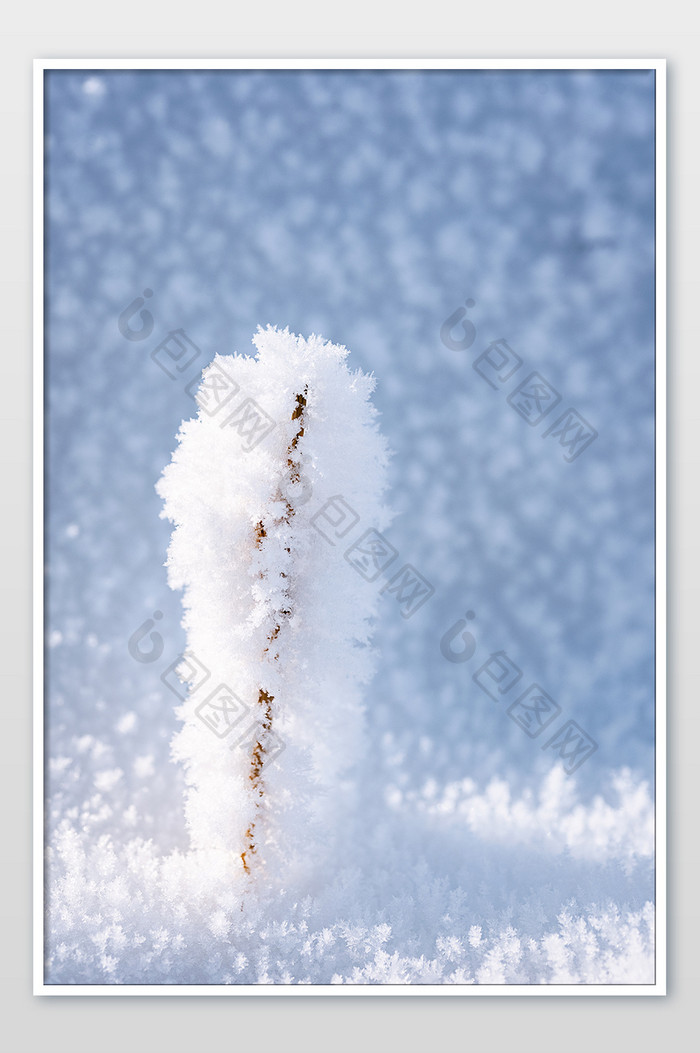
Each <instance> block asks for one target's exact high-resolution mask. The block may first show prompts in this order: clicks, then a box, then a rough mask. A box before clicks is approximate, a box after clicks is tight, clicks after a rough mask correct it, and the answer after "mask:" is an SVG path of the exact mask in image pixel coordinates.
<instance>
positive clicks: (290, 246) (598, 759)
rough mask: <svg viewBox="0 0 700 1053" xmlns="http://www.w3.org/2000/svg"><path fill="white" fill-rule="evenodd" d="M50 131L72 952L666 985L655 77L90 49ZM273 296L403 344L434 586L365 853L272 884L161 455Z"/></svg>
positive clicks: (84, 978) (52, 533) (51, 723)
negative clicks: (191, 644) (320, 66)
mask: <svg viewBox="0 0 700 1053" xmlns="http://www.w3.org/2000/svg"><path fill="white" fill-rule="evenodd" d="M48 151H49V153H48V157H49V165H48V189H47V207H48V221H49V237H48V243H47V262H48V327H47V345H48V353H47V367H46V373H47V387H48V403H49V412H48V425H47V432H48V436H47V437H48V456H47V462H48V468H49V483H48V500H47V525H48V546H47V548H48V559H47V563H48V595H47V600H48V603H47V612H48V613H47V619H48V624H47V675H48V694H47V729H46V730H47V766H46V771H47V800H48V803H47V819H48V823H47V844H48V862H49V868H48V882H47V887H48V921H47V963H48V964H47V981H48V982H49V983H54V984H60V983H92V984H95V983H231V984H240V983H258V982H260V983H355V984H357V983H416V984H425V983H458V984H502V983H508V984H512V983H542V982H545V983H553V984H561V983H572V982H575V983H618V984H619V983H649V982H651V981H652V980H653V975H654V946H653V936H652V924H653V908H652V903H653V899H654V871H653V848H654V844H653V805H652V795H653V743H654V737H653V731H654V723H653V717H654V710H653V705H654V695H653V658H654V655H653V486H654V477H653V442H654V426H653V366H654V360H653V312H654V287H653V192H654V181H653V151H654V128H653V79H652V76H651V75H647V74H643V73H634V72H629V73H595V74H593V73H585V72H581V73H551V74H549V73H547V74H545V73H537V74H533V73H504V74H499V73H490V72H489V73H476V72H472V73H466V74H456V73H442V72H431V73H424V74H421V73H409V72H397V73H381V72H357V73H349V72H332V73H325V74H324V73H311V72H299V73H201V74H197V73H178V74H168V73H143V72H142V73H128V72H114V73H104V72H102V71H96V72H95V73H90V72H80V73H74V72H60V71H55V72H52V73H51V74H50V75H49V89H48ZM146 291H147V292H148V293H149V294H150V295H146ZM136 298H141V300H142V301H143V302H142V303H139V304H138V305H137V306H136V309H135V312H134V313H133V314H132V315H131V316H130V318H127V317H126V315H128V314H129V311H128V310H127V309H128V308H130V305H132V304H133V301H134V300H135V299H136ZM467 300H469V301H473V303H471V302H470V303H469V305H468V306H467V304H466V301H467ZM461 307H464V309H465V312H466V314H465V313H463V312H458V309H459V308H461ZM140 310H143V311H144V312H145V314H144V317H143V318H141V316H140V314H139V311H140ZM455 312H458V314H455ZM122 315H123V316H124V317H123V318H122V324H121V325H120V317H121V316H122ZM453 315H454V316H455V321H454V325H453V326H451V328H450V330H449V333H447V332H443V337H441V327H442V326H443V323H444V322H445V321H446V320H447V319H449V318H451V317H452V316H453ZM268 323H271V324H273V325H277V326H280V327H282V328H283V327H285V326H289V328H290V329H291V330H292V331H293V332H297V333H301V334H304V335H309V334H311V333H312V332H316V333H321V334H323V336H324V337H326V338H327V339H329V340H332V341H333V342H335V343H339V344H344V345H346V346H347V347H348V348H349V349H350V359H349V364H350V365H351V366H353V367H356V368H361V369H363V370H364V371H365V372H373V373H374V374H375V377H376V380H377V386H376V392H375V394H374V396H373V401H374V403H375V405H376V406H377V408H378V409H379V411H380V414H381V416H380V422H381V429H382V433H383V434H384V436H385V438H386V439H387V441H388V444H389V446H390V447H391V449H392V450H393V451H394V456H393V458H392V460H391V463H390V467H389V480H390V485H389V491H388V500H389V503H390V504H391V505H392V507H393V509H394V510H395V512H396V513H397V514H396V517H395V518H394V520H393V522H392V523H391V525H390V526H388V527H387V528H386V530H385V532H384V533H385V535H386V539H387V540H388V542H389V543H390V544H391V545H392V546H393V548H394V549H395V550H396V552H397V553H398V555H397V559H396V564H395V566H396V567H398V566H399V564H410V565H411V566H412V567H413V568H415V569H416V570H417V571H418V573H419V574H420V575H421V576H422V578H424V579H425V581H426V582H428V583H429V585H430V586H431V587H432V589H433V590H434V591H433V592H432V593H431V594H430V595H429V597H428V599H427V600H426V602H425V603H423V604H422V605H421V606H420V607H419V608H418V609H416V610H415V611H414V612H410V611H409V612H408V613H409V614H410V616H409V617H405V616H402V615H405V614H406V613H407V611H406V609H405V608H402V606H401V604H400V603H397V596H396V594H395V593H392V592H391V591H387V592H385V593H384V594H381V595H379V596H378V600H377V619H376V626H375V631H374V637H373V643H374V647H375V648H376V651H377V656H376V674H375V676H374V679H373V680H372V681H371V683H370V684H369V686H368V687H366V689H365V725H366V729H365V737H366V747H365V749H364V755H363V760H362V765H361V771H360V775H359V780H358V782H359V791H358V792H359V794H360V799H359V801H358V804H357V808H356V809H355V810H354V811H352V812H351V813H350V814H347V815H346V816H345V818H344V819H343V824H342V826H341V828H340V829H336V830H335V831H334V833H335V834H336V835H337V836H336V841H335V843H334V845H333V849H332V851H331V850H330V849H329V851H328V853H327V854H326V858H324V860H323V865H319V866H318V867H314V866H313V860H311V861H310V863H311V866H310V867H308V868H307V871H306V873H305V875H304V878H303V880H302V879H301V878H300V877H298V876H297V877H294V876H290V880H288V881H287V882H286V884H285V882H284V880H282V879H280V878H279V875H278V876H277V878H276V879H275V880H273V879H272V878H271V877H270V880H269V881H268V882H267V883H265V882H262V881H261V882H259V883H258V886H259V887H253V888H252V889H251V888H250V887H249V885H247V884H245V883H242V882H243V877H242V876H241V874H240V873H239V871H237V870H236V869H235V868H233V867H232V866H231V860H230V859H229V858H228V857H227V856H226V854H225V853H222V852H219V851H213V850H212V851H209V852H208V851H206V850H204V851H200V852H197V853H196V852H192V851H190V842H189V837H188V832H187V828H186V825H185V812H184V801H185V792H184V791H185V785H184V775H183V771H182V769H181V766H180V765H178V764H175V763H173V762H172V761H171V759H170V742H171V740H172V738H173V736H174V734H175V733H176V732H177V730H178V728H179V724H178V721H177V719H176V715H175V709H176V707H177V706H178V705H179V700H178V699H177V698H176V697H175V694H174V693H173V691H172V689H171V688H169V687H168V684H167V683H166V682H165V681H164V679H163V677H164V676H165V680H168V670H169V669H170V667H171V666H172V665H173V663H175V662H176V661H177V659H178V656H179V655H180V654H181V653H182V651H183V650H184V646H185V634H184V630H183V628H182V627H181V619H182V606H181V599H180V596H179V595H178V594H176V593H173V592H171V590H170V589H169V587H168V583H167V577H166V570H165V567H164V562H165V558H166V552H167V547H168V541H169V530H170V528H169V524H168V523H167V522H165V521H164V520H163V519H161V518H160V512H161V509H162V502H161V499H160V498H159V497H158V495H157V494H156V491H155V484H156V482H157V480H158V478H159V477H160V475H161V472H162V470H163V468H164V467H165V465H166V464H167V463H168V462H169V460H170V458H171V454H172V451H173V449H174V447H175V436H176V433H177V431H178V429H179V427H180V423H181V421H182V420H183V419H188V418H189V417H191V416H193V415H194V413H195V412H196V406H195V403H194V401H193V398H192V393H191V391H189V392H188V390H187V389H188V386H189V385H190V384H191V383H192V382H193V381H196V377H197V375H198V373H199V372H200V371H201V369H202V367H204V366H205V365H207V364H208V363H209V362H211V361H212V359H213V358H214V356H215V354H217V353H218V354H222V355H228V354H232V353H234V352H242V353H245V354H251V353H253V351H254V349H253V348H252V346H251V337H252V335H253V333H254V332H255V330H256V328H257V326H258V325H263V326H265V325H267V324H268ZM469 323H471V325H472V326H473V327H474V328H469ZM141 326H143V327H144V328H143V331H142V332H140V331H139V329H140V328H141ZM465 326H466V328H464V327H465ZM179 330H181V331H182V332H180V333H179V339H180V341H181V343H180V345H173V344H172V343H171V344H168V345H167V346H166V344H165V341H167V340H171V341H172V339H173V338H172V337H170V336H169V334H171V333H172V332H173V331H175V332H176V334H177V331H179ZM449 334H452V335H451V336H450V335H449ZM177 338H178V336H177V335H176V338H175V339H177ZM455 341H457V342H456V343H455ZM494 341H502V343H500V344H497V345H496V346H495V348H492V347H491V345H492V344H493V343H494ZM173 346H181V347H185V350H186V353H185V354H184V356H183V358H181V359H179V360H178V362H177V363H176V364H175V365H174V364H173V359H172V357H171V356H170V355H169V354H168V350H169V349H170V350H172V347H173ZM489 348H491V350H490V351H489ZM197 352H198V353H197ZM190 358H192V361H190ZM518 362H519V363H520V364H518ZM178 366H179V367H181V369H180V371H178ZM514 367H517V368H514ZM532 373H537V374H539V376H537V377H535V378H531V374H532ZM171 374H172V375H171ZM524 381H527V385H526V388H525V390H523V389H521V390H520V391H518V389H519V387H520V385H521V384H522V383H523V382H524ZM533 382H534V383H535V384H537V385H539V386H538V388H537V389H534V388H533V387H532V385H533ZM528 385H529V386H528ZM543 393H544V394H543ZM547 397H548V399H549V402H550V403H553V402H556V405H555V406H554V407H553V408H552V409H551V411H550V412H549V413H548V414H547V416H546V417H542V419H538V418H539V414H540V413H541V407H542V405H543V402H542V400H543V399H546V398H547ZM545 404H546V403H545ZM569 410H573V411H575V412H576V413H577V414H578V415H580V416H579V419H580V418H583V420H584V422H586V425H590V426H592V428H593V429H595V431H596V432H597V436H595V435H594V436H593V439H592V441H590V443H589V444H588V445H587V446H585V448H583V449H581V447H580V446H579V447H578V448H576V447H574V448H573V450H572V449H570V448H567V447H566V446H563V445H562V444H561V441H560V436H558V435H557V428H556V427H555V428H554V429H552V430H551V431H550V433H549V434H545V433H546V432H547V431H548V430H549V429H550V428H551V426H552V425H554V424H555V422H556V421H557V420H558V419H559V418H560V417H561V415H562V414H565V413H568V411H569ZM590 434H591V435H592V434H593V432H590ZM574 453H578V455H577V456H573V454H574ZM567 455H568V456H569V457H573V459H571V460H569V461H567V460H566V459H565V458H566V456H567ZM316 499H317V500H320V498H318V497H317V498H316ZM313 500H314V497H313V496H312V498H311V502H313ZM311 502H310V506H311ZM364 526H365V524H364V523H363V524H362V527H363V528H364ZM366 526H367V528H369V527H374V526H375V524H373V523H367V524H366ZM359 531H360V527H359V526H358V532H359ZM348 538H349V539H352V540H353V541H354V540H355V534H352V535H350V534H348ZM393 569H394V568H393V566H392V568H391V572H392V573H393ZM390 576H391V573H390V572H389V571H387V573H386V574H384V575H382V576H381V577H380V579H379V580H377V582H376V589H377V593H379V591H380V589H381V587H382V586H383V585H384V584H385V583H386V582H387V581H388V580H389V578H390ZM343 599H344V597H342V596H337V595H334V594H333V592H332V590H330V593H329V595H328V611H329V615H328V617H329V619H332V618H333V610H334V605H335V606H336V607H338V606H339V605H341V604H342V602H343ZM154 612H158V614H159V615H160V617H156V618H154V617H153V615H154ZM151 632H153V633H154V634H156V635H155V637H154V639H155V644H154V647H153V651H152V653H148V648H149V646H150V645H149V643H148V641H149V640H150V639H151V637H150V633H151ZM137 637H138V638H139V639H140V640H141V643H140V644H139V645H138V646H137V645H136V644H135V642H134V641H135V639H136V638H137ZM139 647H140V648H142V650H139ZM144 655H145V657H146V660H139V656H140V657H141V658H143V657H144ZM494 656H495V657H494ZM460 658H461V659H463V660H459V659H460ZM170 682H171V683H172V680H171V681H170ZM532 685H535V687H534V688H533V687H532ZM526 692H527V693H526ZM523 695H524V698H523ZM535 698H540V699H543V700H544V704H545V705H546V706H547V707H548V713H549V714H550V715H553V716H552V722H551V724H548V726H547V728H545V729H544V730H543V731H542V732H541V733H540V734H537V735H534V736H533V734H532V733H533V731H535V730H537V726H536V725H535V726H533V724H532V720H533V719H535V718H533V716H532V713H533V710H532V702H533V699H535ZM524 703H525V704H529V705H530V709H529V710H527V709H526V708H524ZM557 707H559V708H557ZM528 713H529V716H528ZM528 721H529V723H528ZM571 721H574V722H575V724H576V726H577V728H578V729H579V730H580V731H582V732H583V734H584V735H585V736H586V739H585V741H586V742H588V747H587V749H586V750H584V751H583V752H582V753H581V754H580V755H579V758H578V760H580V761H581V763H580V765H579V766H576V758H573V759H572V758H571V757H569V759H567V757H566V756H565V757H562V756H561V749H560V740H558V739H557V738H556V736H557V734H558V733H559V732H560V730H561V729H562V728H565V727H566V726H567V725H568V727H569V728H570V729H571V728H572V725H571V724H570V723H569V722H571ZM552 739H553V741H552V742H550V740H552ZM582 741H583V740H582ZM548 742H549V743H550V744H549V745H547V744H548ZM593 746H595V747H596V748H595V750H594V751H593V752H591V751H592V749H593ZM543 747H544V748H543ZM564 752H565V753H566V749H565V750H564ZM283 757H284V755H282V758H281V761H280V764H281V762H282V760H283ZM567 768H569V769H571V768H575V769H576V770H574V771H573V772H572V773H571V774H567V773H566V769H567ZM241 907H242V908H243V909H241Z"/></svg>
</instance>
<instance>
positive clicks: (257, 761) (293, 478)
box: [241, 387, 308, 874]
mask: <svg viewBox="0 0 700 1053" xmlns="http://www.w3.org/2000/svg"><path fill="white" fill-rule="evenodd" d="M307 393H308V388H306V387H305V388H304V394H303V395H297V397H296V406H295V407H294V411H293V412H292V420H298V421H299V427H298V429H297V431H296V434H295V435H294V438H293V439H292V441H291V443H290V444H289V448H288V450H287V467H288V469H289V481H290V482H292V483H296V482H298V481H299V479H300V475H301V472H300V465H299V462H298V461H297V460H296V459H295V457H294V453H295V451H296V448H297V445H298V443H299V440H300V439H301V438H302V436H303V434H304V409H305V407H306V395H307ZM277 496H278V499H283V500H284V503H285V505H286V510H285V512H284V515H282V516H281V517H280V518H279V519H277V520H275V525H277V526H278V525H280V524H282V523H287V524H289V523H291V521H292V517H293V515H294V508H293V507H292V505H291V503H290V501H289V498H288V497H283V495H282V494H281V492H280V493H278V495H277ZM266 537H267V531H266V529H265V524H264V523H263V521H262V520H260V522H259V523H258V524H257V526H256V528H255V547H256V548H258V549H262V547H263V543H264V541H265V538H266ZM285 551H286V552H289V551H290V549H289V548H285ZM282 576H283V577H286V575H285V574H284V572H283V573H282ZM285 596H286V597H287V599H289V589H288V588H286V589H285ZM291 613H292V611H291V606H290V605H289V604H285V605H284V607H282V608H281V609H280V610H279V611H278V618H279V621H278V622H277V624H276V625H275V627H274V629H273V630H272V632H271V633H270V634H269V635H268V638H267V639H268V646H267V647H266V648H265V650H264V652H263V654H264V655H266V654H268V652H269V650H270V644H272V643H274V641H275V640H276V639H277V637H278V636H279V634H280V630H281V628H282V620H283V618H284V617H288V616H289V615H290V614H291ZM278 658H279V654H276V655H275V656H274V661H277V659H278ZM273 702H274V695H271V694H269V692H268V691H266V690H265V688H263V687H261V688H260V689H259V691H258V705H259V706H261V707H262V709H263V717H262V722H261V723H262V729H263V730H262V734H261V736H260V739H259V740H257V741H256V743H255V745H254V746H253V753H252V756H251V764H250V772H249V773H248V778H249V779H250V781H251V783H252V784H253V791H254V793H255V794H257V799H256V801H255V806H256V809H257V807H258V803H259V798H261V797H263V795H264V792H265V791H264V787H263V782H262V769H263V765H264V763H265V760H264V757H265V738H266V736H267V735H268V734H269V733H270V731H271V730H272V703H273ZM261 740H262V741H261ZM245 836H246V845H247V847H246V848H245V850H244V851H243V852H242V853H241V861H242V863H243V869H244V870H245V872H246V874H249V873H250V864H249V862H248V857H249V856H254V855H255V854H256V852H257V845H256V843H255V820H254V819H253V820H252V821H251V823H250V825H249V827H248V829H247V830H246V833H245Z"/></svg>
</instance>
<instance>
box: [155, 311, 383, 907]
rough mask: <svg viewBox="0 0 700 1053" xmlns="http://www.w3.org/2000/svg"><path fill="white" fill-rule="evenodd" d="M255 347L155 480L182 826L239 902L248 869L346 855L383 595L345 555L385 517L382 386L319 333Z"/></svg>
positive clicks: (273, 334) (216, 388)
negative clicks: (175, 676) (169, 619)
mask: <svg viewBox="0 0 700 1053" xmlns="http://www.w3.org/2000/svg"><path fill="white" fill-rule="evenodd" d="M253 342H254V344H255V346H256V349H257V354H256V355H255V357H249V356H245V355H230V356H221V355H217V356H216V357H215V358H214V360H213V361H212V362H211V363H210V364H209V366H207V367H206V369H205V370H204V372H203V375H202V382H201V386H200V389H199V392H198V395H197V401H198V413H197V416H196V417H194V418H193V419H191V420H187V421H185V422H183V424H182V426H181V428H180V431H179V434H178V444H177V447H176V449H175V451H174V453H173V455H172V460H171V463H170V464H169V465H168V466H167V467H166V468H165V470H164V472H163V476H162V478H161V479H160V481H159V483H158V486H157V489H158V492H159V494H160V496H161V497H162V498H163V501H164V508H163V512H162V513H161V514H162V515H163V516H164V517H166V518H168V519H170V520H171V522H172V523H173V524H174V526H173V531H172V535H171V539H170V546H169V549H168V560H167V567H168V581H169V583H170V585H171V587H172V588H175V589H183V590H184V593H183V607H184V618H183V626H184V628H185V630H186V636H187V640H186V650H187V654H188V656H189V657H188V666H187V669H186V670H185V667H184V664H183V675H186V678H187V682H188V684H189V689H188V692H187V696H186V697H185V699H184V701H183V702H182V704H181V705H180V706H178V708H177V710H176V713H177V716H178V718H179V719H180V721H181V722H182V726H181V729H180V730H179V731H178V732H177V734H176V735H175V736H174V738H173V745H172V753H173V758H174V759H175V760H177V761H179V762H181V763H182V764H183V766H184V773H185V780H186V794H185V818H186V822H187V827H188V831H189V834H190V840H191V845H192V849H193V850H194V852H195V853H197V854H198V858H200V859H201V861H202V866H203V868H204V870H205V871H206V869H207V867H208V861H209V860H211V861H212V868H213V869H217V868H218V870H219V872H220V870H221V867H222V866H223V867H224V868H225V869H226V871H227V872H229V873H230V874H231V881H232V887H234V888H235V889H236V890H238V891H240V893H241V894H243V893H244V892H245V891H247V890H251V878H252V876H253V875H254V876H255V886H258V885H260V883H261V882H263V881H264V882H265V883H266V884H268V885H269V884H270V883H279V884H283V885H284V887H285V888H289V887H290V886H291V884H292V883H296V884H297V885H299V884H300V883H305V882H307V881H309V880H312V878H313V874H314V872H315V871H316V870H318V869H320V868H321V867H322V866H323V865H324V864H323V862H322V861H323V860H324V859H325V860H326V861H327V862H328V861H330V860H332V858H334V854H335V853H336V852H337V850H341V849H343V848H344V842H345V840H346V839H345V838H344V832H345V830H346V829H347V819H348V817H349V816H350V815H351V814H352V812H353V810H354V806H355V805H354V802H355V787H356V785H357V770H356V769H357V765H358V762H359V760H360V759H361V758H362V756H363V752H364V739H363V735H364V705H365V693H366V686H365V685H367V684H368V682H369V680H370V679H371V675H372V672H373V667H374V655H373V653H372V650H371V648H370V642H371V632H372V619H373V616H374V612H375V609H376V605H377V603H378V597H379V588H378V586H377V582H376V572H375V568H374V567H372V568H370V569H371V571H372V573H371V574H370V573H366V574H364V575H363V574H362V573H360V572H358V568H357V565H356V564H355V563H352V562H350V561H349V560H348V559H346V558H344V554H345V553H346V552H347V551H348V550H349V549H350V548H351V547H352V546H353V545H355V544H356V543H357V542H358V540H360V539H361V538H362V537H363V535H364V534H365V533H366V532H367V531H368V530H369V529H370V528H371V529H374V530H377V531H383V530H385V529H386V527H387V525H388V523H389V521H390V517H389V515H388V513H387V511H386V509H385V508H384V505H383V503H382V494H383V492H384V490H385V487H386V466H387V462H388V453H387V449H386V445H385V442H384V439H383V438H382V436H381V434H380V432H379V429H378V426H377V413H376V410H375V409H374V407H373V405H372V403H371V394H372V391H373V389H374V379H373V378H372V377H371V376H367V375H366V374H364V373H363V372H362V371H361V370H357V369H356V370H351V369H349V368H348V365H347V357H348V352H347V350H346V348H344V347H342V346H340V345H337V344H332V343H329V342H328V341H325V340H323V339H322V338H321V337H318V336H311V337H309V338H308V339H304V338H302V337H298V336H295V335H293V334H292V333H290V332H289V331H288V330H286V329H285V330H279V329H275V328H273V327H271V326H268V327H267V328H266V329H264V330H262V329H259V330H258V332H257V333H256V335H255V337H254V340H253ZM370 558H371V557H370ZM200 854H201V855H200ZM219 856H223V857H224V858H223V859H219V858H218V857H219ZM253 861H255V865H254V866H253ZM255 886H253V887H255Z"/></svg>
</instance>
